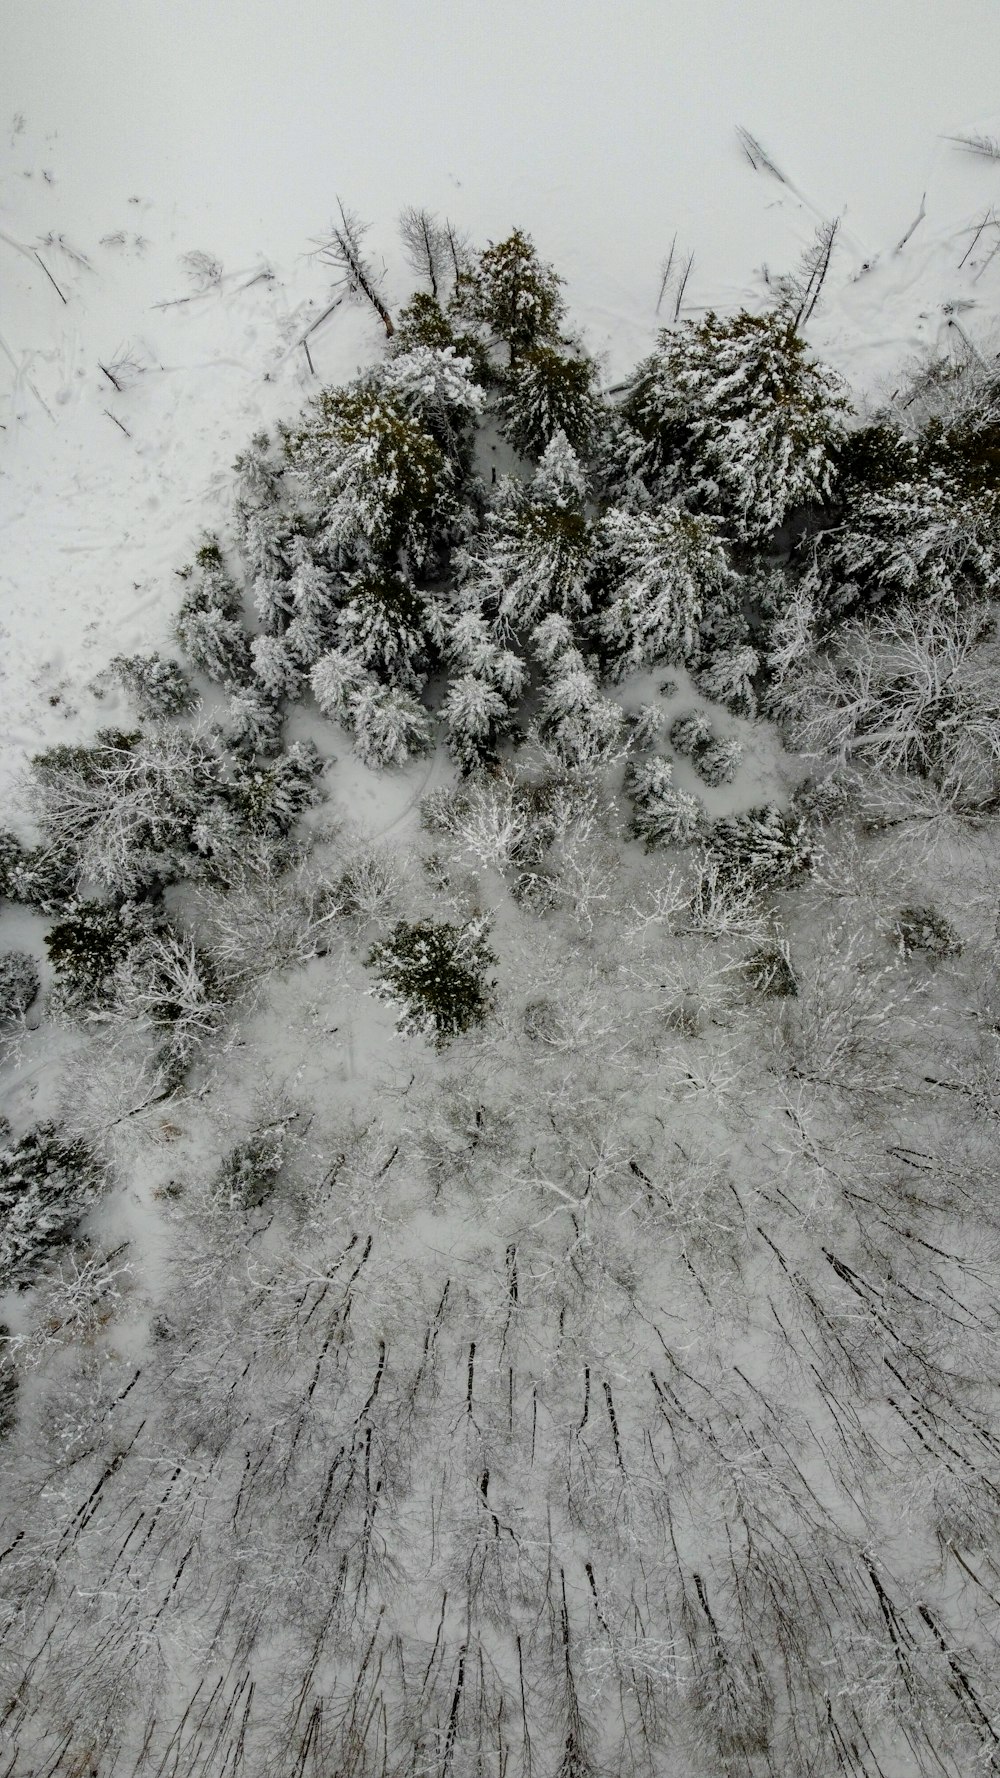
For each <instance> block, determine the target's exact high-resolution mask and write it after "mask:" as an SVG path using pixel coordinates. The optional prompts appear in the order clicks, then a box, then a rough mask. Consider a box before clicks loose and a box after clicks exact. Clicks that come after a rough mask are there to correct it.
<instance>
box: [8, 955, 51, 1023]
mask: <svg viewBox="0 0 1000 1778" xmlns="http://www.w3.org/2000/svg"><path fill="white" fill-rule="evenodd" d="M40 986H41V977H40V976H39V973H38V964H37V963H36V962H35V959H34V957H33V956H32V955H31V953H30V951H2V952H0V1025H9V1024H12V1023H13V1022H14V1021H15V1020H17V1019H22V1018H23V1017H24V1015H25V1013H26V1012H27V1010H28V1008H29V1006H30V1005H31V1002H32V1001H33V1000H34V998H35V995H36V994H37V993H38V990H39V987H40Z"/></svg>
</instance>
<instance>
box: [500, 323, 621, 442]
mask: <svg viewBox="0 0 1000 1778" xmlns="http://www.w3.org/2000/svg"><path fill="white" fill-rule="evenodd" d="M596 380H597V367H596V365H595V364H594V362H593V360H592V359H590V358H577V357H571V356H570V355H569V354H568V353H566V352H560V351H559V350H558V349H557V348H556V347H554V346H535V347H534V348H533V349H532V350H531V351H528V352H525V354H524V356H523V358H520V359H519V360H518V363H517V367H516V370H514V371H512V373H511V376H510V377H509V379H508V381H507V383H506V386H505V388H504V392H503V395H502V396H501V398H500V423H501V425H502V426H503V428H504V430H505V432H506V434H507V436H508V438H509V439H510V441H511V443H512V445H513V446H514V449H515V450H516V451H520V453H521V455H522V456H524V457H533V458H535V459H537V458H539V457H540V456H541V455H542V452H543V451H544V450H545V448H546V446H547V445H549V444H550V443H551V442H552V440H553V439H554V438H555V436H556V433H558V432H561V433H562V435H563V437H564V438H565V439H566V440H567V443H568V444H569V445H570V446H571V447H572V449H573V450H574V451H575V452H576V454H577V456H581V457H583V456H586V455H587V454H588V453H589V451H590V449H591V446H592V445H593V443H594V439H595V436H596V434H597V428H598V424H599V419H600V407H599V403H598V399H597V395H596V392H595V384H596Z"/></svg>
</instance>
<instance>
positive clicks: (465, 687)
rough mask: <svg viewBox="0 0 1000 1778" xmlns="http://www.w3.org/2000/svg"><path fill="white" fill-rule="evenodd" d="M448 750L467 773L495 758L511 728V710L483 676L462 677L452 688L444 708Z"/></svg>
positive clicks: (443, 705)
mask: <svg viewBox="0 0 1000 1778" xmlns="http://www.w3.org/2000/svg"><path fill="white" fill-rule="evenodd" d="M441 715H442V716H443V718H444V721H445V725H446V727H447V733H448V750H449V752H450V753H451V756H452V758H453V759H454V760H455V762H456V764H457V765H458V766H459V767H460V768H461V770H462V771H463V772H471V771H474V770H475V768H476V767H477V766H479V765H481V764H482V763H483V761H484V760H488V759H491V758H493V757H494V756H495V753H496V748H497V744H498V742H499V741H500V739H501V738H502V736H503V735H505V734H507V733H508V732H509V730H510V725H511V706H510V703H509V701H508V699H507V698H505V697H504V696H503V694H502V692H501V691H499V690H498V688H497V687H496V686H495V685H493V684H491V682H490V680H489V679H488V678H486V677H485V675H484V674H483V673H475V672H473V673H462V674H460V675H459V676H458V678H456V679H453V680H452V681H451V683H450V685H449V686H448V691H447V695H446V697H445V700H444V703H443V704H442V706H441Z"/></svg>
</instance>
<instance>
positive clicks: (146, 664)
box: [108, 654, 198, 719]
mask: <svg viewBox="0 0 1000 1778" xmlns="http://www.w3.org/2000/svg"><path fill="white" fill-rule="evenodd" d="M108 671H109V672H111V673H113V674H114V675H115V677H116V678H117V679H120V680H121V683H122V684H123V685H124V687H125V689H126V691H127V692H128V693H129V695H130V697H131V699H132V702H133V703H134V705H135V707H136V709H137V710H138V712H139V715H140V716H149V717H153V718H154V719H156V718H159V717H164V716H186V715H188V714H189V712H190V711H192V710H193V709H194V708H195V706H196V704H197V703H198V693H197V692H196V691H195V689H194V686H193V685H192V684H191V681H190V680H189V679H188V676H187V674H186V673H185V671H184V669H183V667H182V666H181V665H180V663H179V662H178V661H172V660H169V659H165V658H164V656H163V655H162V654H128V655H126V654H116V655H115V657H114V659H113V660H112V661H110V662H109V663H108Z"/></svg>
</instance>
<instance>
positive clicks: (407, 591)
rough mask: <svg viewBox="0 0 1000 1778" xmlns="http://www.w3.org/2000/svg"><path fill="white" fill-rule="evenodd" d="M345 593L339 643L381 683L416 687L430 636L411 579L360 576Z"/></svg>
mask: <svg viewBox="0 0 1000 1778" xmlns="http://www.w3.org/2000/svg"><path fill="white" fill-rule="evenodd" d="M346 593H347V597H346V600H345V603H344V604H343V605H342V606H341V608H340V611H339V613H338V616H337V626H336V636H337V643H338V645H339V647H340V648H342V649H343V650H345V651H346V652H347V653H349V654H352V655H354V656H355V657H356V658H357V659H358V660H360V661H361V663H362V664H363V666H364V667H366V668H367V669H368V671H369V672H371V673H373V674H374V675H375V676H376V677H377V678H378V679H381V680H383V681H384V682H385V683H386V684H389V685H398V686H400V687H402V689H403V690H405V691H411V692H416V691H419V690H420V687H421V686H422V685H423V683H424V680H425V678H426V665H427V653H428V640H429V639H428V634H427V606H426V602H425V600H424V599H422V598H421V596H420V594H419V593H418V592H417V589H416V587H415V586H414V585H413V582H412V581H411V580H409V579H408V578H407V577H406V575H405V574H401V573H399V572H398V571H395V572H392V571H383V572H382V573H380V574H359V575H355V576H354V577H353V578H352V579H350V580H349V581H348V582H347V587H346Z"/></svg>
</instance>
